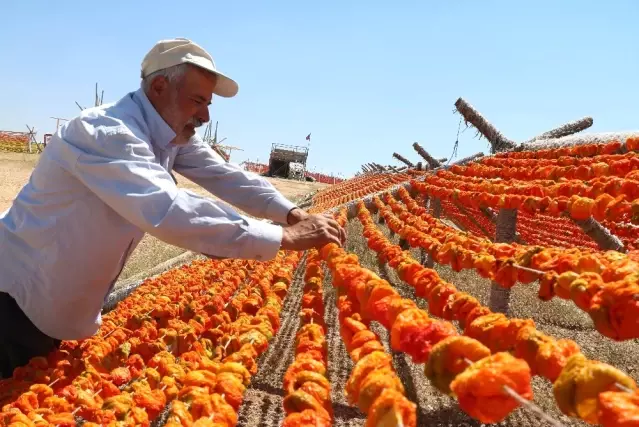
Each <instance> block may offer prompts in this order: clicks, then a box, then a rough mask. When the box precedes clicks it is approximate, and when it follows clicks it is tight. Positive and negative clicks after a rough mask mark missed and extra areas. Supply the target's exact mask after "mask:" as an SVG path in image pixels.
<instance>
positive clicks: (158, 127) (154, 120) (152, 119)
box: [133, 88, 176, 150]
mask: <svg viewBox="0 0 639 427" xmlns="http://www.w3.org/2000/svg"><path fill="white" fill-rule="evenodd" d="M133 101H135V103H136V104H138V105H139V106H140V109H141V110H142V117H143V118H144V121H145V122H146V125H147V126H148V127H149V132H150V138H151V142H152V143H153V145H156V146H158V147H159V148H162V149H163V150H164V149H166V148H167V146H168V145H169V143H170V142H171V141H173V139H175V136H176V135H175V132H174V131H173V129H171V127H170V126H169V125H168V124H167V123H166V122H165V121H164V119H163V118H162V116H160V114H159V113H158V112H157V110H156V109H155V107H153V104H151V101H149V98H147V96H146V94H145V93H144V90H142V88H140V89H138V90H136V91H135V92H133Z"/></svg>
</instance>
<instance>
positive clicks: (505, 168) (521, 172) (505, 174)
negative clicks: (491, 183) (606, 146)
mask: <svg viewBox="0 0 639 427" xmlns="http://www.w3.org/2000/svg"><path fill="white" fill-rule="evenodd" d="M638 168H639V155H638V154H637V153H636V152H629V153H625V154H608V155H606V154H604V155H599V156H594V157H586V158H579V157H563V158H561V159H510V158H495V157H493V158H486V159H480V160H479V161H478V162H476V163H470V164H468V165H464V166H458V165H454V166H452V167H451V168H450V169H449V170H450V171H451V172H452V173H454V174H457V175H462V176H469V177H475V178H486V179H496V178H500V179H503V180H511V179H515V180H522V181H531V180H552V181H560V180H562V179H567V180H572V179H578V180H582V181H587V180H589V179H592V178H594V177H603V176H616V177H621V178H625V177H628V174H629V173H630V172H632V171H633V170H636V169H638Z"/></svg>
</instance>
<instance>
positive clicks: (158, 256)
mask: <svg viewBox="0 0 639 427" xmlns="http://www.w3.org/2000/svg"><path fill="white" fill-rule="evenodd" d="M37 161H38V156H37V155H34V154H19V153H2V152H0V182H2V186H0V212H2V211H4V210H5V209H8V208H9V207H10V206H11V202H12V201H13V199H14V198H15V197H16V195H17V194H18V192H19V191H20V189H21V188H22V187H23V186H24V185H25V184H26V183H27V182H28V181H29V176H30V174H31V171H32V170H33V167H34V166H35V165H36V163H37ZM176 178H177V180H178V185H179V186H180V187H182V188H186V189H189V190H191V191H193V192H195V193H198V194H201V195H207V196H210V197H212V196H211V195H210V194H209V193H208V192H207V191H206V190H204V189H202V188H201V187H199V186H198V185H197V184H195V183H193V182H191V181H189V180H188V179H186V178H183V177H181V176H179V175H176ZM269 180H270V181H271V182H272V183H273V185H274V186H275V187H276V188H277V189H278V190H279V191H281V192H282V194H284V196H286V197H287V198H289V199H290V200H293V201H294V200H295V199H296V198H297V197H300V196H302V195H304V194H307V193H309V192H311V191H315V190H317V189H320V188H323V187H325V186H326V184H320V183H312V182H299V181H288V180H285V179H277V178H269ZM184 252H185V250H184V249H182V248H179V247H176V246H172V245H169V244H166V243H164V242H162V241H161V240H158V239H156V238H154V237H153V236H150V235H147V236H145V237H144V239H142V241H141V242H140V244H139V245H138V247H137V248H136V249H135V251H134V252H133V253H132V254H131V258H130V259H129V261H128V262H127V264H126V266H125V267H124V269H123V270H122V274H121V275H120V281H123V280H126V279H128V278H130V277H132V276H135V275H139V274H140V273H143V272H145V271H148V270H150V269H151V268H153V267H155V266H156V265H158V264H160V263H162V262H164V261H167V260H169V259H171V258H174V257H176V256H178V255H180V254H182V253H184Z"/></svg>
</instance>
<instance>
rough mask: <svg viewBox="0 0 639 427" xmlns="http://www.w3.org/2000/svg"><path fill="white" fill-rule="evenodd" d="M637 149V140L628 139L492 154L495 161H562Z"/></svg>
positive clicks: (638, 141)
mask: <svg viewBox="0 0 639 427" xmlns="http://www.w3.org/2000/svg"><path fill="white" fill-rule="evenodd" d="M638 148H639V140H638V139H636V138H628V139H627V140H626V142H625V143H622V142H619V141H612V142H607V143H599V144H597V143H593V144H579V145H571V146H565V147H558V148H549V149H544V150H535V151H508V152H502V153H497V154H494V155H493V156H492V157H494V158H496V159H562V160H563V159H564V158H565V157H578V158H588V157H594V156H601V155H609V154H616V153H620V152H622V151H623V150H627V151H634V150H637V149H638Z"/></svg>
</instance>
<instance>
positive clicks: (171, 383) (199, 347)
mask: <svg viewBox="0 0 639 427" xmlns="http://www.w3.org/2000/svg"><path fill="white" fill-rule="evenodd" d="M290 256H291V255H289V258H287V259H289V263H290V261H291V259H290ZM278 258H281V256H278ZM296 259H298V256H297V255H293V258H292V261H293V263H295V262H297V261H296ZM278 265H279V264H273V267H272V269H275V270H274V271H275V272H274V273H273V272H269V271H265V270H261V269H260V270H261V271H260V275H255V276H254V282H255V283H256V284H257V285H258V286H264V283H260V279H261V280H262V281H263V280H268V279H264V278H263V277H264V274H265V273H266V277H274V278H276V279H277V280H280V276H282V275H284V276H286V275H288V274H292V271H293V269H292V268H288V270H283V269H282V268H281V266H280V267H278ZM277 268H279V270H277ZM282 273H283V274H282ZM276 285H277V284H276ZM247 295H248V294H247ZM249 299H250V298H244V300H249ZM267 299H268V297H267ZM267 304H269V303H268V302H267ZM249 305H250V304H249ZM266 310H267V311H266V312H261V311H258V313H259V315H260V316H263V317H267V318H268V319H269V321H272V319H273V316H271V315H270V314H269V313H268V308H267V309H266ZM238 313H239V311H238ZM265 313H266V314H265ZM194 314H195V313H194ZM202 314H203V315H206V314H205V313H204V312H203V313H202ZM195 315H197V314H195ZM227 316H228V315H227ZM276 325H279V323H277V324H276ZM256 327H257V326H256ZM213 330H217V328H213ZM250 334H251V331H250V330H249V331H248V332H247V333H246V334H245V335H247V338H248V339H249V342H251V343H252V341H253V340H254V339H255V334H253V335H252V336H250V337H248V335H250ZM191 337H193V335H191ZM202 343H204V344H205V345H206V343H207V339H200V341H199V342H196V340H195V339H193V338H192V339H191V340H190V344H191V345H193V346H194V347H196V348H197V351H194V352H190V353H191V355H190V356H191V357H189V354H188V353H186V354H182V355H181V357H182V359H183V360H181V361H180V363H181V365H185V366H187V367H188V363H189V362H190V363H192V362H193V361H192V360H190V359H192V358H196V359H197V358H198V352H199V353H206V351H205V348H204V346H203V345H202ZM208 344H209V346H208V348H211V347H212V343H211V342H210V340H208ZM227 346H228V344H227V345H226V346H225V347H227ZM189 347H190V346H189ZM183 348H184V347H183ZM184 349H186V350H188V349H190V348H184ZM182 351H183V350H182ZM162 354H163V355H164V356H163V357H165V358H169V359H171V358H173V360H175V359H174V356H173V355H172V354H171V353H168V352H166V351H163V352H160V353H158V354H156V355H155V356H154V358H156V359H158V358H159V359H158V360H159V361H160V362H162V360H163V358H162V357H160V356H159V355H162ZM206 354H207V356H212V354H209V353H206ZM230 357H232V354H231V355H230V356H228V357H226V358H225V359H224V360H225V361H227V360H228V359H229V358H230ZM201 359H202V360H206V359H204V358H201ZM158 360H156V361H155V362H153V360H152V361H150V362H149V365H152V366H150V368H152V369H149V368H148V367H147V369H146V370H145V372H146V373H151V372H154V374H155V375H150V376H149V375H145V381H144V383H142V384H141V387H145V386H146V387H147V389H148V384H147V383H148V380H149V377H150V378H155V380H154V383H155V384H156V385H158V384H159V383H160V382H163V383H164V386H163V387H162V390H161V391H163V392H164V391H165V390H166V386H167V385H169V386H171V387H169V389H168V390H166V394H167V397H170V396H168V395H169V394H170V393H173V394H175V393H176V392H177V390H175V378H172V377H171V376H167V375H165V376H164V377H162V378H161V380H160V377H159V376H158V372H157V371H155V369H154V367H157V366H158V365H157V363H159V362H158ZM200 363H204V364H206V362H200ZM228 364H229V363H225V365H228ZM181 365H180V366H181ZM208 365H211V363H210V361H209V363H208ZM225 365H223V366H225ZM236 365H237V364H236ZM142 366H143V364H142ZM175 366H178V365H175ZM209 368H210V367H209ZM175 369H177V371H176V372H173V374H174V375H177V374H178V373H179V374H180V375H179V376H180V378H181V377H182V376H183V375H182V374H181V373H180V372H182V371H183V369H182V371H180V369H178V368H175ZM175 369H174V370H175ZM161 372H162V373H164V374H166V373H169V372H172V371H171V369H168V370H167V369H166V366H164V368H163V369H162V370H161ZM109 383H110V382H108V381H107V382H105V381H102V384H103V387H102V390H104V384H109ZM111 386H112V387H111V390H112V391H113V393H119V395H118V396H114V397H113V398H114V399H116V398H118V399H125V398H126V396H128V397H131V396H130V395H128V394H126V393H120V391H119V389H118V388H117V387H115V385H112V384H111ZM134 387H135V386H134ZM142 391H143V392H147V391H148V390H142ZM156 391H157V390H156ZM136 392H137V394H138V395H141V396H140V397H141V398H142V400H143V399H144V397H145V396H144V394H145V393H141V391H140V390H136ZM103 394H104V393H103ZM146 394H148V393H146ZM227 394H228V393H227ZM122 396H125V397H122ZM135 397H136V393H133V397H131V399H133V398H135ZM156 398H157V396H156ZM107 400H108V398H107ZM125 400H126V399H125ZM227 400H228V399H227ZM115 405H116V407H117V406H118V402H117V401H116V402H115ZM103 406H104V407H105V409H106V411H102V412H107V411H109V410H111V409H112V408H111V405H110V404H109V405H108V404H106V403H105V404H104V405H103ZM238 406H239V404H238ZM9 409H10V410H11V412H14V413H15V410H16V409H17V408H9ZM147 409H149V410H152V408H147ZM32 412H33V411H32ZM127 414H128V415H131V416H133V418H135V417H136V412H135V411H133V412H131V413H129V412H125V413H120V414H119V415H120V416H127ZM8 415H9V416H10V415H11V413H9V414H8ZM65 415H66V416H67V418H69V419H70V418H72V417H71V416H69V415H71V414H70V413H69V412H67V413H66V414H54V416H57V418H63V417H64V416H65ZM99 415H104V414H99ZM140 416H141V415H140V412H139V411H137V418H138V419H137V420H136V421H135V423H139V422H141V420H140ZM142 421H143V420H142ZM50 422H51V423H52V424H54V425H55V424H58V423H57V422H56V423H54V422H53V421H50ZM135 423H134V424H135ZM0 425H2V424H0ZM135 425H138V424H135Z"/></svg>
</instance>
